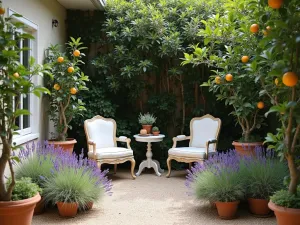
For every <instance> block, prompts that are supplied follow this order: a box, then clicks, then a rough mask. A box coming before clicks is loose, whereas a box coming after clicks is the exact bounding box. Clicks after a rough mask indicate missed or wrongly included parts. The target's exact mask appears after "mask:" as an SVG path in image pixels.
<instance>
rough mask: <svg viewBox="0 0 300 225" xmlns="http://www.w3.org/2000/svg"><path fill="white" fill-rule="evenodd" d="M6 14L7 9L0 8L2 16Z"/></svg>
mask: <svg viewBox="0 0 300 225" xmlns="http://www.w3.org/2000/svg"><path fill="white" fill-rule="evenodd" d="M4 13H5V9H4V8H2V7H1V8H0V14H1V15H3V14H4Z"/></svg>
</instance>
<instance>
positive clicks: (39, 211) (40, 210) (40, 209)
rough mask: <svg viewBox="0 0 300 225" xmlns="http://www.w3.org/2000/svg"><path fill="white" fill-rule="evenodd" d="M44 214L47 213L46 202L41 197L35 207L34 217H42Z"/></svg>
mask: <svg viewBox="0 0 300 225" xmlns="http://www.w3.org/2000/svg"><path fill="white" fill-rule="evenodd" d="M44 212H45V201H44V199H43V197H41V200H40V201H38V202H37V203H36V205H35V208H34V213H33V214H34V215H40V214H42V213H44Z"/></svg>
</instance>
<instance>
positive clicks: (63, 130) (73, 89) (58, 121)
mask: <svg viewBox="0 0 300 225" xmlns="http://www.w3.org/2000/svg"><path fill="white" fill-rule="evenodd" d="M81 45H82V43H81V42H80V38H78V39H76V40H75V39H74V38H72V37H71V41H69V42H68V43H67V47H66V49H67V53H62V52H61V51H60V46H59V45H54V46H50V47H49V48H48V50H47V52H48V56H47V61H48V62H50V63H51V68H52V70H51V72H52V74H53V77H54V79H52V80H49V81H48V82H47V83H48V84H47V85H48V87H49V89H51V91H52V94H51V95H50V96H49V99H50V108H49V115H50V119H51V120H52V121H53V122H54V126H55V128H56V133H57V136H56V138H55V139H54V140H50V141H49V144H54V145H56V146H60V147H62V148H63V149H65V150H66V151H68V152H70V153H72V151H73V148H74V145H75V144H76V143H77V141H76V140H75V139H74V138H67V132H68V129H69V128H71V127H70V125H69V124H70V122H71V120H72V119H73V118H74V117H76V116H80V115H81V112H82V111H84V110H85V107H84V103H83V102H82V100H81V99H80V98H78V92H80V91H85V90H88V88H87V87H86V82H87V81H89V78H88V76H86V75H85V74H84V73H83V72H82V71H81V69H80V66H81V65H83V61H82V60H81V58H82V57H83V56H84V54H83V53H81V52H80V51H81V50H83V49H85V47H81ZM68 55H70V56H69V57H68Z"/></svg>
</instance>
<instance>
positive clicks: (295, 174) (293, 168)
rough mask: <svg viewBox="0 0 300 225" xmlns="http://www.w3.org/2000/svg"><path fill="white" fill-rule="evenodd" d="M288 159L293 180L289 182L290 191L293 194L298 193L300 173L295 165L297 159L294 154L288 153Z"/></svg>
mask: <svg viewBox="0 0 300 225" xmlns="http://www.w3.org/2000/svg"><path fill="white" fill-rule="evenodd" d="M286 159H287V161H288V166H289V170H290V177H291V181H290V184H289V192H290V193H291V194H297V184H298V180H299V174H298V171H297V168H296V165H295V159H294V156H293V155H290V154H289V155H287V157H286Z"/></svg>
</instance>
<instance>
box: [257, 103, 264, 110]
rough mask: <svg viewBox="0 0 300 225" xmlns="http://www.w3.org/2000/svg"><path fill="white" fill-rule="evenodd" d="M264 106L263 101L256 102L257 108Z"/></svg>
mask: <svg viewBox="0 0 300 225" xmlns="http://www.w3.org/2000/svg"><path fill="white" fill-rule="evenodd" d="M264 107H265V103H263V102H258V103H257V108H259V109H263V108H264Z"/></svg>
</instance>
